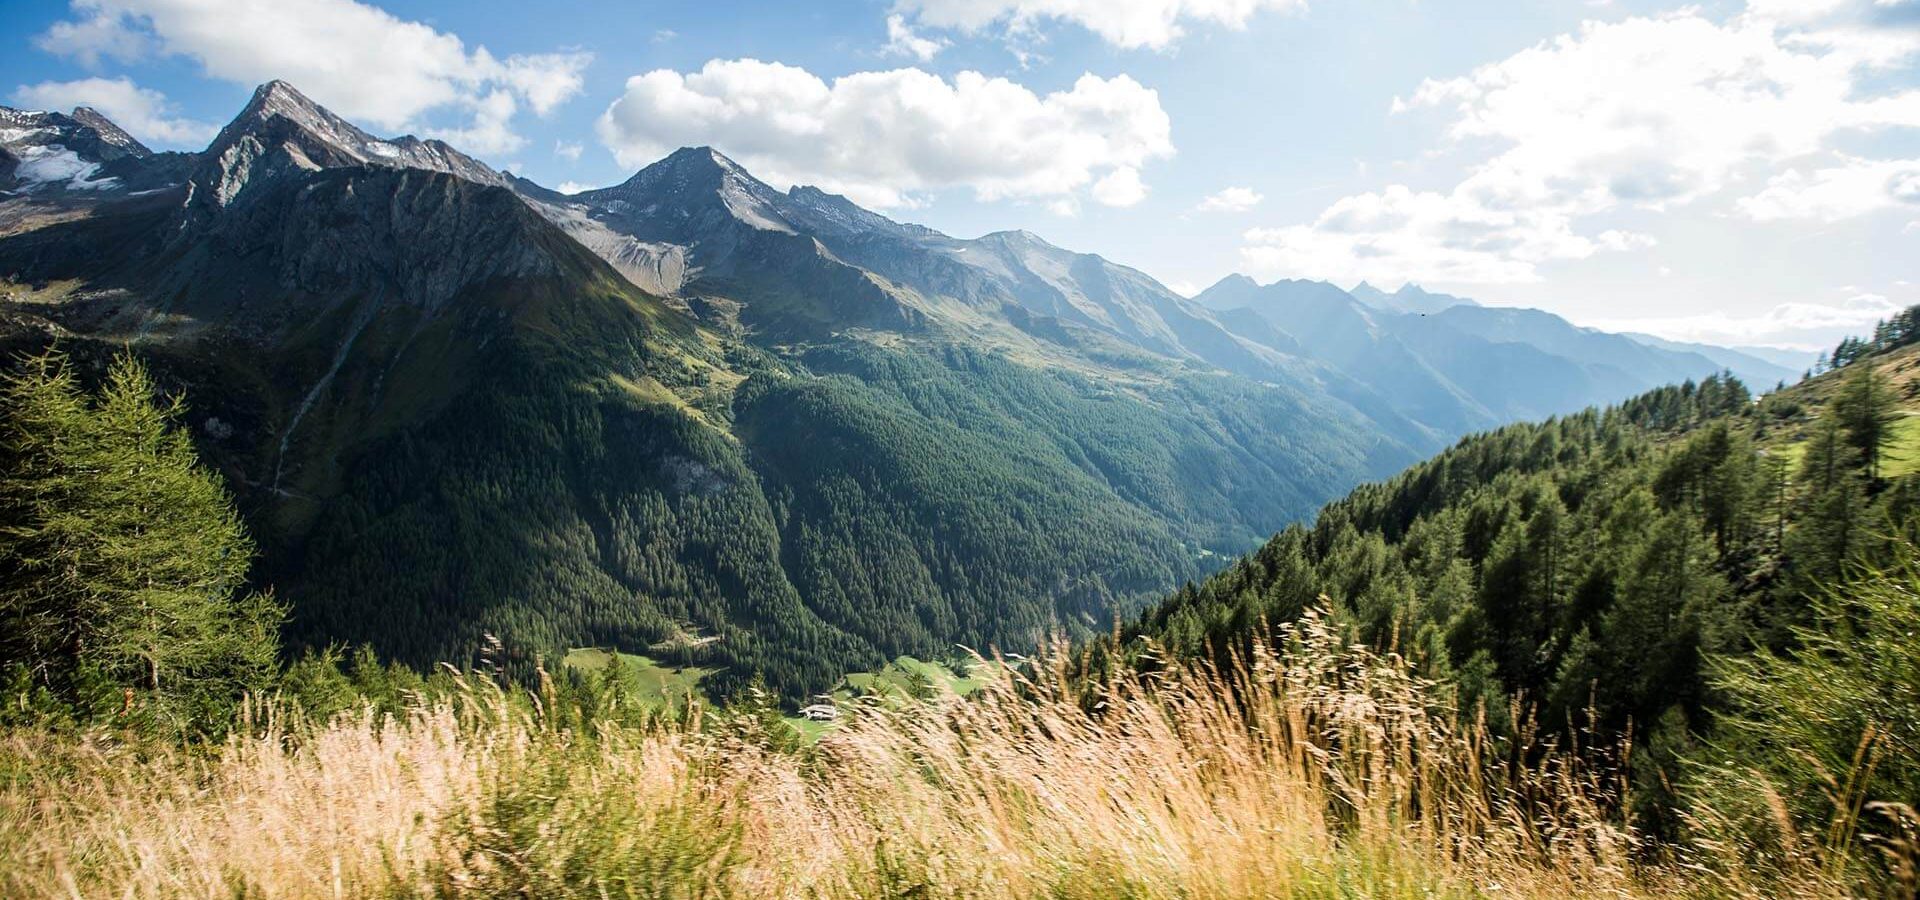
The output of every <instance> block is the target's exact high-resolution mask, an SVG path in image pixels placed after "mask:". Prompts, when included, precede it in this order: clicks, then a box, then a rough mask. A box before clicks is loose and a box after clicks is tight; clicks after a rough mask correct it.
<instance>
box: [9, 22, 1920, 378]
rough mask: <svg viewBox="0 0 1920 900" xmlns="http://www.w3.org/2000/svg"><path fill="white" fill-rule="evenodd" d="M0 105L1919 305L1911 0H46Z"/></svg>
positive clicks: (1059, 225) (1472, 277)
mask: <svg viewBox="0 0 1920 900" xmlns="http://www.w3.org/2000/svg"><path fill="white" fill-rule="evenodd" d="M0 35H6V36H7V37H6V38H4V40H6V41H8V42H10V44H11V45H10V46H7V47H5V48H4V52H0V102H5V103H9V104H11V105H15V106H28V107H37V108H49V107H52V108H65V107H69V106H72V105H74V104H76V103H88V104H91V105H95V106H97V107H100V108H101V109H103V110H105V111H106V112H108V114H109V115H112V116H113V117H114V118H115V119H116V120H117V121H120V122H121V124H122V125H124V126H125V127H127V128H128V129H129V130H130V131H132V132H133V133H134V134H135V135H136V136H138V137H141V138H142V139H144V140H147V141H149V142H150V143H152V144H153V145H155V146H156V147H166V148H173V149H196V148H197V147H199V146H202V145H203V144H204V142H205V140H206V139H207V138H208V137H209V136H210V134H211V131H212V130H213V129H216V128H217V127H218V125H219V124H220V123H222V122H224V121H225V120H226V119H227V118H229V117H231V116H232V115H233V113H234V112H236V111H237V110H238V109H239V107H240V106H241V105H242V104H243V103H244V102H245V100H246V97H247V95H248V93H249V92H250V91H251V90H252V87H253V86H254V85H255V84H257V83H259V82H262V81H265V80H268V79H270V78H274V77H282V78H286V79H287V80H289V81H291V82H292V83H293V84H295V85H296V86H297V87H299V88H301V89H302V90H303V91H305V92H307V93H308V94H310V95H311V96H313V97H314V98H315V99H317V100H319V101H320V102H322V103H324V104H327V105H328V106H330V107H333V108H334V109H336V110H337V111H339V112H341V113H343V114H345V115H347V116H348V117H349V118H351V119H353V120H355V121H356V122H358V123H360V124H362V125H364V126H366V127H368V128H369V130H372V131H375V132H377V133H382V134H396V133H400V132H415V133H420V134H423V135H437V136H442V137H445V138H447V139H448V140H450V141H452V142H453V143H455V144H456V145H458V146H461V147H462V148H463V149H467V150H469V151H470V152H473V153H475V155H478V156H480V157H482V158H484V159H486V160H487V161H489V162H491V163H493V164H495V165H496V166H500V167H510V168H513V169H514V170H515V171H517V172H520V173H522V174H525V175H527V176H529V177H532V178H534V179H535V180H538V181H541V182H543V183H546V184H548V185H553V186H562V185H565V186H598V185H604V184H610V183H613V182H616V181H619V180H621V179H623V178H625V177H626V176H627V175H629V174H631V172H632V171H633V170H634V169H635V168H637V167H639V166H640V165H642V164H644V162H645V161H647V160H649V159H652V158H655V157H657V156H658V155H660V154H661V153H663V152H664V151H665V150H668V149H671V148H672V147H673V146H677V145H680V144H691V143H711V144H714V145H716V146H718V147H720V149H722V150H723V151H726V152H727V153H729V154H730V155H732V156H734V157H735V158H736V159H739V160H740V161H741V162H743V163H745V164H746V165H747V166H748V167H749V168H750V169H752V170H754V171H755V172H756V173H758V174H761V175H762V176H763V177H766V178H767V179H768V180H770V181H774V182H775V183H776V184H780V185H782V186H784V185H785V184H787V183H792V182H802V183H817V184H821V185H823V186H825V187H828V188H829V189H833V190H838V191H841V192H844V193H847V194H849V195H850V196H852V197H854V198H855V199H856V200H859V201H861V202H863V203H866V204H868V205H870V206H874V207H877V208H880V209H881V210H882V211H884V212H887V213H888V214H890V215H893V216H895V217H896V218H902V219H907V220H911V221H918V222H922V223H925V224H928V225H931V226H933V227H935V228H939V229H941V230H943V231H947V232H950V233H954V234H958V235H962V236H973V235H977V234H981V233H984V232H988V231H994V230H1000V229H1009V228H1026V229H1030V230H1032V231H1035V232H1038V233H1040V234H1042V235H1044V236H1046V237H1047V238H1049V239H1050V240H1052V241H1054V242H1055V243H1058V244H1061V245H1063V246H1066V247H1069V248H1072V249H1076V250H1086V251H1092V252H1097V253H1100V254H1102V255H1105V256H1107V257H1109V258H1111V259H1114V260H1117V261H1119V262H1123V263H1127V264H1130V265H1134V266H1137V267H1139V268H1142V269H1144V270H1146V271H1147V272H1149V273H1150V274H1153V275H1155V276H1156V277H1159V278H1160V279H1162V280H1163V281H1166V282H1167V283H1168V284H1170V285H1173V286H1175V287H1176V288H1178V289H1184V290H1192V289H1196V288H1200V287H1204V286H1205V285H1207V284H1208V283H1210V282H1212V281H1214V280H1216V279H1218V278H1219V277H1221V276H1224V275H1226V274H1228V273H1230V272H1236V271H1237V272H1246V273H1248V274H1251V275H1253V276H1255V277H1256V278H1259V279H1261V280H1263V281H1265V280H1271V279H1274V278H1281V277H1307V278H1326V279H1330V280H1333V281H1336V282H1338V283H1341V284H1343V285H1350V284H1352V283H1353V282H1354V281H1357V280H1359V279H1361V278H1365V279H1368V280H1371V281H1373V282H1375V283H1378V284H1382V285H1385V286H1388V287H1392V286H1397V285H1398V284H1399V283H1401V282H1402V281H1406V280H1414V281H1418V282H1420V283H1422V284H1424V285H1426V286H1427V287H1429V288H1432V289H1440V290H1447V291H1451V292H1455V293H1461V294H1466V295H1468V296H1473V297H1476V298H1479V299H1481V300H1483V301H1486V302H1493V303H1504V304H1524V305H1529V306H1538V307H1541V308H1545V309H1550V310H1553V311H1555V312H1558V313H1561V314H1562V315H1566V316H1568V317H1569V318H1572V319H1574V320H1575V321H1579V322H1583V323H1590V324H1596V325H1602V326H1605V327H1610V328H1617V329H1627V328H1631V329H1638V330H1647V331H1653V332H1656V333H1660V334H1664V335H1667V336H1671V337H1678V338H1687V339H1703V340H1711V341H1715V342H1719V343H1734V344H1737V343H1771V344H1825V343H1828V342H1829V341H1831V340H1832V339H1833V338H1834V337H1836V336H1838V335H1839V334H1842V333H1848V332H1854V331H1858V330H1861V329H1862V328H1864V327H1866V326H1869V325H1870V324H1871V322H1872V320H1873V319H1874V318H1876V317H1878V316H1880V315H1883V314H1884V313H1885V312H1887V311H1890V310H1892V309H1896V308H1899V307H1902V306H1905V305H1909V304H1913V303H1920V287H1917V286H1916V283H1920V0H1740V2H1716V3H1703V4H1696V5H1691V6H1684V7H1683V6H1679V5H1677V4H1672V3H1645V2H1631V0H1612V2H1594V0H1544V2H1529V3H1525V4H1515V3H1511V2H1486V0H1475V2H1467V0H1453V2H1447V0H1371V2H1370V0H1352V2H1334V0H814V2H800V3H794V2H788V3H730V2H719V0H709V2H624V3H614V2H558V3H544V4H537V5H536V4H527V3H502V2H466V3H449V2H445V0H440V2H429V0H404V2H398V0H394V2H380V3H378V4H377V5H376V4H369V3H364V2H356V0H277V2H276V0H77V2H72V3H65V2H32V0H28V2H19V0H15V2H11V3H8V4H5V5H4V6H3V7H0Z"/></svg>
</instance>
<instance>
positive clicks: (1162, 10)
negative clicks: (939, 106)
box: [894, 0, 1307, 50]
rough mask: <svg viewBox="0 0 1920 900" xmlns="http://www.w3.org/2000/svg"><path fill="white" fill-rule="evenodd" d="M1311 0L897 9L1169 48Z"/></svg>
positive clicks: (1036, 0)
mask: <svg viewBox="0 0 1920 900" xmlns="http://www.w3.org/2000/svg"><path fill="white" fill-rule="evenodd" d="M1306 8H1307V0H899V2H897V3H895V4H894V9H895V10H896V11H897V14H905V15H908V16H911V17H912V18H913V20H914V21H915V22H916V23H918V24H920V25H924V26H927V27H930V28H951V29H955V30H958V31H962V32H967V33H978V32H980V31H983V30H986V29H989V28H994V27H1002V28H1005V29H1006V30H1007V31H1008V32H1011V33H1015V34H1020V33H1027V32H1031V31H1032V30H1034V29H1035V28H1036V27H1038V25H1039V24H1040V23H1042V22H1046V21H1060V22H1070V23H1072V24H1075V25H1079V26H1081V27H1083V28H1086V29H1087V30H1089V31H1091V32H1093V33H1094V34H1097V35H1099V36H1100V37H1101V38H1102V39H1103V40H1105V41H1107V42H1108V43H1111V44H1114V45H1115V46H1119V47H1125V48H1128V49H1136V48H1141V47H1149V48H1152V49H1156V50H1159V49H1165V48H1166V47H1169V46H1171V45H1173V44H1174V43H1175V42H1176V41H1178V40H1179V39H1180V38H1181V37H1183V36H1184V35H1185V34H1186V26H1188V25H1190V24H1207V25H1219V26H1224V27H1227V28H1245V27H1246V25H1247V23H1248V22H1249V21H1250V20H1252V18H1253V17H1254V15H1255V14H1257V13H1261V12H1280V13H1292V12H1302V11H1304V10H1306Z"/></svg>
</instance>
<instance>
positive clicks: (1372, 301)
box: [1349, 281, 1479, 315]
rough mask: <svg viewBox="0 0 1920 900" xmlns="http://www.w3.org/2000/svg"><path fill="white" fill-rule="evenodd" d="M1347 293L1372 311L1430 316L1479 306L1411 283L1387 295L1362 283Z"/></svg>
mask: <svg viewBox="0 0 1920 900" xmlns="http://www.w3.org/2000/svg"><path fill="white" fill-rule="evenodd" d="M1349 293H1351V294H1353V296H1354V299H1356V300H1359V301H1360V302H1361V303H1364V304H1366V305H1368V306H1370V307H1373V308H1374V309H1381V310H1386V311H1388V312H1399V313H1414V314H1416V315H1431V314H1433V313H1437V312H1439V311H1441V310H1443V309H1447V308H1449V307H1453V306H1478V305H1479V304H1478V303H1475V302H1474V301H1472V300H1468V299H1467V298H1465V297H1455V296H1452V295H1449V294H1436V293H1432V292H1430V291H1428V290H1426V289H1425V288H1422V287H1420V286H1419V285H1417V284H1412V283H1408V284H1403V285H1401V286H1400V289H1399V290H1397V291H1394V292H1393V293H1391V294H1389V293H1386V292H1385V291H1382V290H1380V289H1379V288H1376V287H1374V286H1373V285H1370V284H1368V283H1366V282H1364V281H1362V282H1360V283H1359V284H1358V285H1355V286H1354V288H1353V290H1352V291H1350V292H1349Z"/></svg>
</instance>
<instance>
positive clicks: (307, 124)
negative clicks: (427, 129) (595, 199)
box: [187, 81, 507, 210]
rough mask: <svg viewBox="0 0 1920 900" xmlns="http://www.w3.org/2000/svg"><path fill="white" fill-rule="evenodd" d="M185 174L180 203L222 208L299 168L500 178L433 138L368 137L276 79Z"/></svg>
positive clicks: (492, 181)
mask: <svg viewBox="0 0 1920 900" xmlns="http://www.w3.org/2000/svg"><path fill="white" fill-rule="evenodd" d="M200 157H201V162H200V164H199V166H198V167H197V168H196V170H195V171H194V173H193V175H192V177H191V178H190V179H189V195H188V201H187V204H188V207H189V208H190V209H194V210H206V209H209V208H215V209H217V208H224V207H227V206H231V205H233V204H235V203H237V202H239V201H240V200H241V198H242V197H243V195H245V194H247V193H248V192H249V190H250V189H253V188H256V187H261V186H264V185H268V184H272V183H276V182H278V181H280V180H283V179H284V178H286V177H288V176H290V175H294V174H297V173H302V172H315V171H319V170H321V169H334V168H342V167H346V166H370V167H377V168H389V169H421V170H426V171H432V172H445V173H448V174H450V175H454V176H456V177H459V178H462V179H465V180H467V181H471V182H474V183H476V184H485V185H493V186H498V187H504V186H506V185H507V179H506V177H505V176H503V175H501V174H500V173H498V172H495V171H493V170H492V169H491V168H488V167H487V165H486V164H485V163H482V162H480V161H479V160H476V159H474V158H472V157H470V156H467V155H466V154H463V153H461V152H460V151H458V150H455V149H453V148H452V147H450V146H448V145H446V144H444V143H441V142H440V141H423V140H420V139H419V138H416V137H413V136H412V135H407V136H404V137H399V138H394V139H392V140H382V139H380V138H376V137H374V136H373V135H371V134H368V133H367V132H365V131H362V130H360V129H359V128H358V127H356V126H354V125H353V124H352V123H350V122H348V121H347V120H345V119H342V118H340V117H339V116H336V115H334V114H333V113H332V112H330V111H328V110H327V109H326V108H324V107H322V106H320V105H319V104H317V103H315V102H313V101H312V100H310V99H308V98H307V97H306V95H304V94H302V93H300V92H299V91H297V90H295V89H294V88H293V87H292V86H291V85H289V84H287V83H286V82H283V81H271V82H268V83H266V84H264V85H261V86H260V87H259V89H258V90H255V91H254V93H253V99H252V100H250V101H248V103H247V106H246V108H245V109H242V110H241V111H240V115H238V116H236V117H235V118H234V120H233V121H232V122H229V123H227V126H226V127H225V128H222V129H221V130H220V134H219V135H218V136H216V137H215V138H214V139H213V143H212V144H210V145H209V146H208V147H207V149H206V150H205V151H204V152H203V153H201V154H200Z"/></svg>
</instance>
